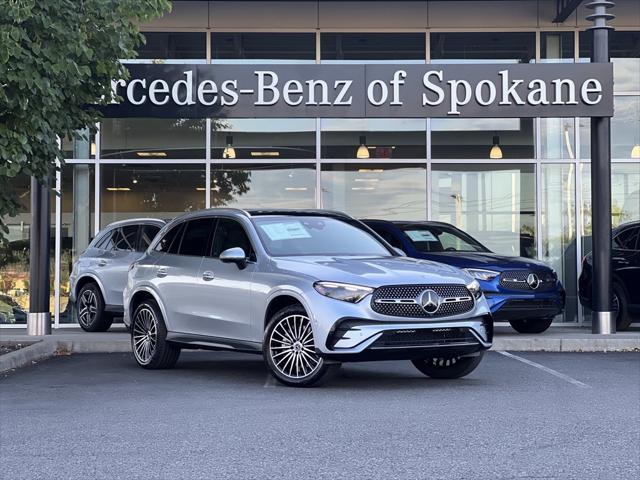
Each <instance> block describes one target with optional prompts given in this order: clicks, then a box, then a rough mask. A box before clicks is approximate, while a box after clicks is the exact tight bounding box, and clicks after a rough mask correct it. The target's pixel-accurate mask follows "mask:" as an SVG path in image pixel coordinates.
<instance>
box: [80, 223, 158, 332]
mask: <svg viewBox="0 0 640 480" xmlns="http://www.w3.org/2000/svg"><path fill="white" fill-rule="evenodd" d="M164 224H165V221H164V220H158V219H154V218H135V219H131V220H123V221H120V222H115V223H111V224H109V225H107V226H106V227H105V228H103V229H102V230H100V232H99V233H98V235H96V237H95V238H94V239H93V240H92V241H91V243H90V244H89V246H88V247H87V248H86V250H85V251H84V252H82V254H81V255H80V256H79V257H78V259H77V260H76V261H75V263H74V264H73V269H72V271H71V276H70V282H69V283H70V301H71V302H72V303H73V304H75V306H76V310H77V315H78V323H79V324H80V327H82V329H83V330H86V331H87V332H104V331H106V330H108V329H109V327H110V326H111V324H112V323H113V319H114V317H116V316H119V315H122V313H123V308H122V290H124V287H125V285H126V283H127V273H128V271H129V265H131V263H132V262H134V261H136V260H138V259H139V258H140V257H141V256H142V254H143V253H144V252H145V250H146V249H147V248H148V247H149V244H150V243H151V241H152V240H153V238H154V237H155V236H156V234H157V233H158V232H159V231H160V229H161V228H162V227H163V226H164Z"/></svg>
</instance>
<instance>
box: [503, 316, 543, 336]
mask: <svg viewBox="0 0 640 480" xmlns="http://www.w3.org/2000/svg"><path fill="white" fill-rule="evenodd" d="M552 322H553V317H550V318H525V319H523V320H509V323H510V324H511V326H512V327H513V329H514V330H515V331H516V332H518V333H542V332H544V331H546V330H547V329H548V328H549V327H550V326H551V323H552Z"/></svg>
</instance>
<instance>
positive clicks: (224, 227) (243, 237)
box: [211, 218, 255, 259]
mask: <svg viewBox="0 0 640 480" xmlns="http://www.w3.org/2000/svg"><path fill="white" fill-rule="evenodd" d="M234 247H240V248H241V249H243V250H244V253H245V254H246V255H247V257H249V258H251V259H253V258H254V257H255V254H254V253H253V248H251V242H250V241H249V237H247V234H246V232H245V231H244V228H242V225H240V224H239V223H238V222H236V221H235V220H230V219H228V218H221V219H220V220H218V226H217V227H216V233H215V236H214V238H213V248H212V250H211V256H212V257H214V258H217V257H219V256H220V254H221V253H222V252H224V251H225V250H227V249H229V248H234Z"/></svg>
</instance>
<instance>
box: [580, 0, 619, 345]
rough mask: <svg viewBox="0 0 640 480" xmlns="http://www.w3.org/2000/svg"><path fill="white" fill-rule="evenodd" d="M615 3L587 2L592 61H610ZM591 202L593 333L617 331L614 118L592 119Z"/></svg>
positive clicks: (598, 0) (600, 0)
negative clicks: (613, 260)
mask: <svg viewBox="0 0 640 480" xmlns="http://www.w3.org/2000/svg"><path fill="white" fill-rule="evenodd" d="M614 6H615V4H614V3H613V2H611V1H607V0H596V1H593V2H591V3H589V4H587V5H586V7H587V8H590V9H592V10H594V13H593V14H591V15H589V16H588V17H587V20H590V21H593V26H592V27H590V28H589V29H590V30H591V31H592V33H593V41H592V46H591V61H592V62H593V63H609V30H611V29H612V28H611V27H609V26H607V20H611V19H612V18H614V16H613V15H612V14H610V13H607V8H611V7H614ZM591 203H592V205H593V208H592V213H591V215H592V220H591V224H592V237H593V283H592V288H593V295H592V298H593V302H592V303H593V304H592V310H593V313H592V317H591V331H592V333H601V334H612V333H616V318H615V315H614V313H613V311H612V310H613V309H612V304H611V298H612V295H613V291H612V280H611V119H610V118H609V117H592V118H591Z"/></svg>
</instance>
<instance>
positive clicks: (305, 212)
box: [173, 208, 355, 220]
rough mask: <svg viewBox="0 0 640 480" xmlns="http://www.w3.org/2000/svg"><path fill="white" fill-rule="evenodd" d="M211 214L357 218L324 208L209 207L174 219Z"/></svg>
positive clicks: (249, 216)
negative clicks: (245, 208) (244, 208)
mask: <svg viewBox="0 0 640 480" xmlns="http://www.w3.org/2000/svg"><path fill="white" fill-rule="evenodd" d="M211 215H230V216H244V217H247V218H251V217H260V216H267V215H284V216H300V217H302V216H314V217H332V218H342V219H345V220H355V218H353V217H351V216H349V215H347V214H346V213H343V212H338V211H333V210H323V209H276V208H274V209H247V210H243V209H240V208H207V209H203V210H198V211H195V212H187V213H184V214H182V215H180V216H178V217H176V218H174V219H173V220H188V219H190V218H198V217H207V216H211Z"/></svg>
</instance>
